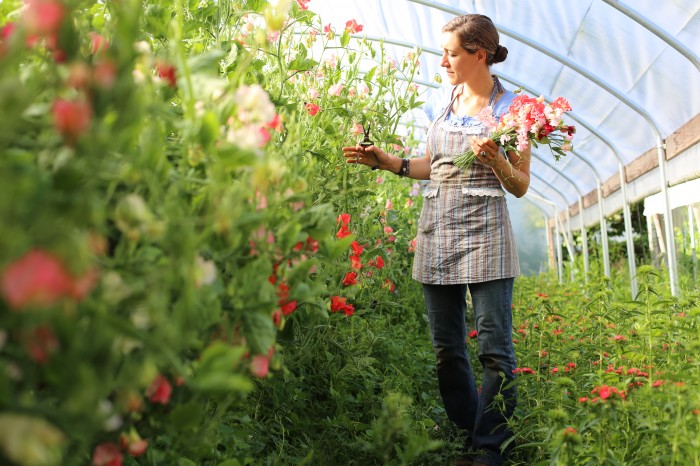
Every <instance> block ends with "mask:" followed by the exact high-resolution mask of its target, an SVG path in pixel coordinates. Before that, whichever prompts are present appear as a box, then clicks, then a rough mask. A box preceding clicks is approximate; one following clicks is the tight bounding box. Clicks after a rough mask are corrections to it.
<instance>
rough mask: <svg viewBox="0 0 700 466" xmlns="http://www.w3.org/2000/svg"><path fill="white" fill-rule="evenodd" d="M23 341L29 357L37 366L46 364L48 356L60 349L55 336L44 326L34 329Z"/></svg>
mask: <svg viewBox="0 0 700 466" xmlns="http://www.w3.org/2000/svg"><path fill="white" fill-rule="evenodd" d="M23 340H24V347H25V348H26V350H27V353H29V357H30V358H31V359H32V360H33V361H34V362H36V363H37V364H46V362H47V361H48V360H49V356H51V354H53V353H55V352H56V351H58V348H59V347H60V342H59V341H58V338H56V334H55V333H54V332H53V330H51V328H49V327H48V326H46V325H39V326H38V327H35V328H34V329H33V330H32V331H31V332H29V333H27V334H26V335H25V336H24V338H23Z"/></svg>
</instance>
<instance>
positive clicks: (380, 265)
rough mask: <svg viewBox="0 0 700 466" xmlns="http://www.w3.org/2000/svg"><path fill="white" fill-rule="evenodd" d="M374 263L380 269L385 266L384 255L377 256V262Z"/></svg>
mask: <svg viewBox="0 0 700 466" xmlns="http://www.w3.org/2000/svg"><path fill="white" fill-rule="evenodd" d="M373 265H374V266H375V267H376V268H378V269H381V268H383V267H384V259H382V256H377V259H376V261H375V262H373Z"/></svg>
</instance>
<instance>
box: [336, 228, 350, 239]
mask: <svg viewBox="0 0 700 466" xmlns="http://www.w3.org/2000/svg"><path fill="white" fill-rule="evenodd" d="M350 235H352V233H351V232H350V229H349V228H348V226H347V225H342V226H341V227H340V230H338V232H337V233H336V234H335V236H336V238H338V239H341V238H345V237H346V236H350Z"/></svg>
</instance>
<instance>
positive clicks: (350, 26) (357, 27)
mask: <svg viewBox="0 0 700 466" xmlns="http://www.w3.org/2000/svg"><path fill="white" fill-rule="evenodd" d="M363 27H364V26H362V25H361V24H357V21H355V20H354V19H351V20H350V21H347V22H346V23H345V30H346V31H348V32H349V33H350V34H357V33H358V32H361V31H362V29H363Z"/></svg>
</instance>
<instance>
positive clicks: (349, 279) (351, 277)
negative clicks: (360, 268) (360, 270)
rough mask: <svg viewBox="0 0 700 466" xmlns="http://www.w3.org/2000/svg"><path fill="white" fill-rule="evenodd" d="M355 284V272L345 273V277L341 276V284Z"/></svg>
mask: <svg viewBox="0 0 700 466" xmlns="http://www.w3.org/2000/svg"><path fill="white" fill-rule="evenodd" d="M356 284H357V272H348V273H346V274H345V278H343V285H345V286H351V285H356Z"/></svg>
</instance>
